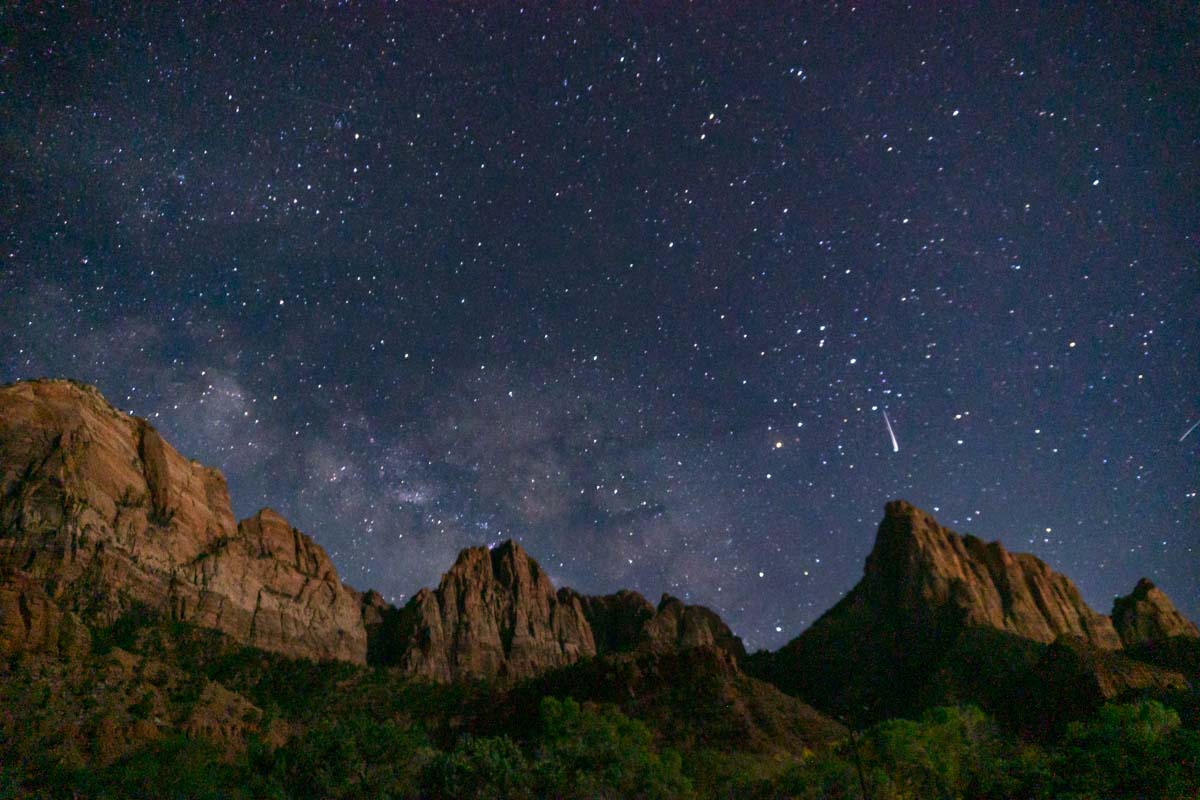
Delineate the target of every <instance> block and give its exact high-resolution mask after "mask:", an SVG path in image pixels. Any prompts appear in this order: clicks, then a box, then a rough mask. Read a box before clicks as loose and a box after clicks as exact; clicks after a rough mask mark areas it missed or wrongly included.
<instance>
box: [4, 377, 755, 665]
mask: <svg viewBox="0 0 1200 800" xmlns="http://www.w3.org/2000/svg"><path fill="white" fill-rule="evenodd" d="M0 557H2V558H3V562H2V566H3V569H4V574H6V575H10V576H12V577H11V578H10V580H9V581H8V583H9V586H8V587H7V588H6V589H5V590H4V591H3V593H0V610H3V609H6V608H7V609H9V610H10V613H8V614H6V616H5V617H4V619H3V621H0V637H2V638H0V642H6V643H7V645H6V646H7V647H8V648H9V649H15V648H17V647H22V646H25V644H32V643H35V642H40V643H43V644H44V643H45V642H47V641H49V640H50V639H52V638H54V637H56V636H57V635H58V634H57V630H58V627H59V626H60V625H61V619H62V618H63V615H64V614H65V615H67V617H66V618H67V619H72V620H84V621H90V622H93V623H112V622H113V621H114V620H116V619H118V618H119V617H121V616H122V615H123V614H126V613H129V612H130V611H132V610H135V609H143V608H144V609H148V610H150V611H152V612H155V613H158V614H161V615H163V616H164V617H169V618H170V619H174V620H178V621H183V622H188V623H191V624H194V625H198V626H200V627H205V628H211V629H214V630H218V631H221V632H222V633H225V634H228V635H229V636H230V637H232V638H233V639H235V640H236V641H239V642H242V643H245V644H248V645H252V646H254V647H259V648H261V649H264V650H269V651H272V652H276V653H281V654H283V655H288V656H293V657H304V658H312V659H315V660H321V659H338V660H343V661H350V662H354V663H366V661H367V659H368V656H369V657H370V658H371V659H372V661H376V662H379V663H385V664H391V665H395V666H398V667H400V669H401V670H402V671H404V672H405V673H407V674H409V675H412V676H414V677H418V678H423V679H427V680H432V681H440V682H451V681H456V680H467V679H474V678H503V679H507V680H519V679H522V678H527V677H532V676H534V675H538V674H540V673H542V672H545V671H547V670H550V669H555V668H558V667H562V666H566V665H568V664H572V663H575V662H576V661H578V660H580V659H581V658H586V657H593V656H596V655H601V654H606V653H611V652H630V651H634V650H637V651H656V652H667V651H673V650H675V649H678V648H688V647H696V646H709V645H711V646H716V647H719V648H722V649H724V650H726V651H728V652H729V653H731V654H733V655H734V656H735V657H738V658H740V657H742V656H744V655H745V651H744V649H743V647H742V644H741V641H740V640H739V639H737V637H735V636H734V635H733V633H732V632H731V631H730V630H729V628H728V626H726V625H725V623H724V622H722V621H721V619H720V618H719V617H718V616H717V615H716V614H714V613H713V612H711V611H709V610H707V609H703V608H700V607H697V606H686V605H684V604H683V603H681V602H680V601H678V600H676V599H674V598H670V597H667V596H664V598H663V601H662V602H661V603H660V604H659V606H658V607H657V608H655V607H654V606H651V605H650V603H648V602H647V601H646V600H645V599H644V598H642V597H641V596H640V595H638V594H636V593H634V592H620V593H617V594H615V595H608V596H601V597H589V596H586V595H582V594H579V593H577V592H575V591H573V590H571V589H566V588H564V589H561V590H558V589H555V587H554V586H553V585H552V584H551V582H550V579H549V577H548V576H547V575H546V573H545V571H543V570H542V568H541V567H540V566H539V565H538V563H537V562H536V561H535V560H533V559H532V558H530V557H529V555H528V554H527V553H526V552H525V551H524V550H523V549H522V548H521V547H520V546H519V545H518V544H517V543H516V542H512V541H509V542H505V543H503V544H501V545H499V546H497V547H495V548H494V549H492V550H488V549H487V548H483V547H475V548H468V549H466V550H464V551H462V553H460V554H459V556H458V559H457V560H456V561H455V563H454V565H453V566H452V567H451V568H450V569H449V570H448V571H447V572H446V574H445V575H444V576H443V577H442V580H441V582H440V583H439V585H438V586H437V588H435V589H422V590H421V591H419V592H417V593H416V594H415V595H414V596H413V597H412V599H411V600H410V601H409V602H408V603H407V604H406V605H405V606H404V607H403V608H401V609H395V608H392V607H391V606H389V605H388V604H387V603H385V602H383V600H382V598H381V597H380V596H379V595H378V594H377V593H367V594H365V595H364V594H360V593H358V592H355V591H354V590H353V589H351V588H349V587H346V586H344V585H343V584H342V583H341V581H340V580H339V579H338V575H337V571H336V570H335V569H334V566H333V563H332V562H331V561H330V559H329V557H328V555H326V553H325V551H324V550H323V549H322V548H321V547H320V546H319V545H318V544H316V543H315V542H314V541H313V540H312V539H311V538H309V537H308V536H306V535H305V534H303V533H301V532H300V531H298V530H296V529H295V528H294V527H292V526H291V525H290V524H289V523H288V522H287V520H285V519H284V518H283V517H281V516H280V515H279V514H278V513H276V512H275V511H272V510H271V509H262V510H261V511H259V512H258V513H256V514H255V515H254V516H252V517H250V518H248V519H245V520H242V521H240V522H234V519H233V512H232V508H231V506H230V501H229V493H228V490H227V488H226V484H225V479H224V477H222V475H221V474H220V473H219V472H217V471H216V470H214V469H210V468H208V467H204V466H201V465H199V464H197V463H196V462H194V461H189V460H187V459H185V458H184V457H183V456H181V455H180V454H179V453H178V452H176V450H175V449H174V448H173V447H171V445H169V444H168V443H167V442H165V441H164V440H163V439H162V437H161V436H160V435H159V434H158V432H157V431H155V430H154V428H153V427H152V426H151V425H150V424H149V423H147V422H146V421H145V420H142V419H137V418H134V417H130V416H127V415H125V414H123V413H121V412H120V411H118V410H117V409H115V408H114V407H113V406H111V405H110V404H109V403H108V402H107V401H106V400H105V399H104V398H103V397H102V396H101V395H100V393H99V392H97V391H96V390H95V389H93V388H91V387H88V386H84V385H82V384H77V383H73V382H70V381H27V382H20V383H16V384H13V385H11V386H7V387H3V388H0ZM17 587H20V588H17ZM6 598H7V602H6ZM13 608H18V609H26V610H27V611H28V610H29V609H32V610H33V611H28V613H26V612H21V613H17V612H14V611H12V609H13ZM35 612H36V617H37V618H36V620H35V619H33V618H27V617H30V615H31V614H34V613H35ZM23 643H24V644H23Z"/></svg>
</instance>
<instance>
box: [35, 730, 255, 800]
mask: <svg viewBox="0 0 1200 800" xmlns="http://www.w3.org/2000/svg"><path fill="white" fill-rule="evenodd" d="M240 778H241V775H240V771H239V770H238V769H237V768H236V767H234V766H230V765H227V764H225V763H223V762H222V761H221V759H220V754H219V753H218V752H217V750H216V749H215V748H214V747H213V746H212V745H211V744H209V743H207V742H205V741H202V740H197V739H189V738H188V737H186V736H174V737H171V738H168V739H164V740H162V741H160V742H157V743H155V744H154V745H151V746H150V747H146V748H143V749H141V750H138V751H136V752H135V753H133V754H131V755H129V756H127V757H126V758H123V759H121V760H120V761H117V762H116V763H114V764H112V765H111V766H109V767H106V768H104V769H100V770H78V771H63V772H59V773H57V774H52V775H51V777H50V780H48V781H45V782H43V783H42V786H41V788H43V789H44V790H45V792H46V794H47V795H48V796H51V797H63V796H65V797H72V796H74V797H80V796H82V797H95V798H114V799H115V798H171V799H172V800H220V798H229V799H230V800H239V799H240V798H248V797H250V796H251V795H250V794H249V793H247V792H246V791H245V788H244V786H243V784H242V781H241V780H240Z"/></svg>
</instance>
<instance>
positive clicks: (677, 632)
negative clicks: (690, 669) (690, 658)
mask: <svg viewBox="0 0 1200 800" xmlns="http://www.w3.org/2000/svg"><path fill="white" fill-rule="evenodd" d="M645 638H646V640H647V641H648V642H649V645H650V649H653V650H685V649H689V648H693V647H712V648H715V649H718V650H721V651H724V652H726V653H728V654H730V655H732V656H733V657H734V658H735V659H736V660H739V661H740V660H741V659H744V658H745V657H746V648H745V646H744V645H743V644H742V640H741V639H740V638H738V637H737V636H734V635H733V631H731V630H730V629H729V626H728V625H726V624H725V622H724V621H723V620H722V619H721V618H720V617H719V616H717V614H716V613H715V612H714V611H712V610H710V609H707V608H705V607H704V606H689V605H684V603H683V601H682V600H680V599H679V598H677V597H672V596H671V595H668V594H664V595H663V596H662V600H660V601H659V604H658V609H657V611H656V612H655V615H654V617H653V618H652V619H650V620H648V621H647V622H646V625H645Z"/></svg>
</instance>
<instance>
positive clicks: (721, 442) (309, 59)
mask: <svg viewBox="0 0 1200 800" xmlns="http://www.w3.org/2000/svg"><path fill="white" fill-rule="evenodd" d="M71 5H72V7H71V8H70V9H68V10H59V9H55V8H52V7H51V6H50V4H28V5H27V7H25V8H23V9H16V8H13V7H9V8H7V9H6V10H4V11H0V16H2V17H4V18H5V19H3V20H2V21H0V209H2V211H0V250H2V252H0V380H3V381H11V380H16V379H20V378H26V377H34V376H59V377H71V378H75V379H78V380H82V381H87V382H90V383H94V384H96V385H98V386H99V387H100V389H101V390H102V391H103V392H104V393H105V394H106V396H107V397H108V398H109V399H110V400H111V401H112V402H113V403H114V404H116V405H118V406H120V407H121V408H123V409H125V410H128V411H131V412H133V413H136V414H138V415H141V416H145V417H148V418H149V419H150V420H151V421H152V422H153V423H154V424H155V425H156V426H157V427H158V428H159V429H160V430H161V431H162V432H163V433H164V435H165V436H166V437H167V439H168V440H169V441H171V442H172V443H174V444H175V446H176V447H177V448H178V449H179V450H180V451H181V452H183V453H184V454H185V455H187V456H190V457H193V458H196V459H198V460H200V461H202V462H204V463H207V464H211V465H214V466H217V467H219V468H221V469H222V470H223V471H224V472H225V474H226V475H227V476H228V479H229V485H230V491H231V494H232V498H233V502H234V507H235V512H236V513H237V514H238V515H239V516H246V515H249V514H250V513H252V512H253V511H254V510H256V509H257V508H259V507H260V506H263V505H270V506H272V507H274V508H277V509H278V510H279V511H281V513H283V514H284V515H285V516H287V517H288V518H289V519H290V520H291V521H292V522H293V524H295V525H297V526H298V527H300V528H301V529H302V530H304V531H306V532H308V533H310V534H311V535H312V536H313V537H314V538H315V539H316V540H317V541H318V542H320V543H321V544H322V545H324V546H325V547H326V549H327V550H328V551H329V552H330V554H331V556H332V557H333V559H334V561H335V563H336V564H337V566H338V568H339V570H340V572H341V574H342V577H343V579H344V580H345V581H346V582H347V583H349V584H351V585H353V586H356V587H358V588H367V587H374V588H378V589H379V590H381V591H382V592H383V593H384V594H385V596H388V597H389V598H392V599H393V600H394V601H396V602H403V601H404V599H405V598H406V597H407V596H410V595H411V594H412V593H413V592H415V591H416V590H417V589H418V588H420V587H421V586H425V585H431V584H433V583H435V582H436V581H437V579H438V576H439V574H440V573H441V572H442V571H443V570H444V569H446V568H447V567H448V566H449V565H450V563H451V562H452V561H453V558H454V554H455V553H456V551H457V550H458V549H459V548H461V547H463V546H467V545H472V544H484V543H494V542H498V541H500V540H502V539H505V538H509V537H514V538H516V539H518V540H519V541H520V542H522V543H523V544H524V546H525V547H526V549H528V550H529V551H530V552H531V553H532V554H533V555H534V556H535V557H536V558H538V559H539V561H540V562H541V563H542V564H543V566H544V567H546V569H547V570H548V571H549V573H550V574H551V576H552V578H553V579H554V581H555V582H556V583H557V584H559V585H562V584H566V585H571V586H574V587H576V588H578V589H580V590H583V591H588V592H607V591H614V590H616V589H617V588H619V587H629V588H634V589H637V590H640V591H642V592H643V593H645V594H646V595H647V596H649V597H650V598H651V599H653V600H656V599H657V598H658V596H659V595H660V594H661V593H662V592H664V591H668V592H671V593H673V594H676V595H678V596H681V597H683V598H685V599H686V600H688V601H689V602H699V603H703V604H706V605H709V606H711V607H713V608H714V609H716V610H718V611H719V612H720V613H721V614H722V615H723V616H724V617H725V618H726V619H727V620H728V621H729V622H730V623H731V625H732V626H733V628H734V630H735V632H737V633H738V634H740V635H741V636H743V637H744V638H745V639H746V641H747V644H748V645H749V646H750V647H751V648H756V647H777V646H779V645H781V644H783V643H784V642H785V641H787V640H788V639H790V638H791V637H793V636H795V635H796V634H797V633H798V632H799V631H800V630H802V629H803V627H804V626H805V625H807V624H809V623H811V622H812V621H813V620H814V619H815V617H816V616H817V615H819V614H820V613H821V612H822V611H824V610H825V609H826V608H828V607H829V606H830V605H831V604H833V603H834V602H835V601H836V600H837V599H838V598H839V597H840V596H841V595H842V594H843V593H845V592H846V591H848V590H849V589H850V588H851V587H852V586H853V584H854V583H855V582H856V581H857V580H858V578H859V576H860V575H861V570H862V562H863V559H864V558H865V556H866V554H867V553H868V552H869V550H870V548H871V545H872V542H873V540H874V534H875V528H876V525H877V523H878V520H879V518H880V516H881V514H882V507H883V504H884V503H885V501H887V500H888V499H890V498H894V497H904V498H907V499H909V500H911V501H912V502H914V503H916V504H918V505H921V506H922V507H924V508H926V509H927V510H929V511H931V512H933V513H935V514H936V515H937V516H938V518H939V519H940V520H941V521H942V522H943V523H944V524H947V525H949V526H951V527H953V528H955V529H957V530H960V531H969V532H972V533H975V534H977V535H979V536H981V537H983V538H985V539H989V540H990V539H996V538H999V539H1001V540H1002V541H1003V542H1004V543H1005V544H1006V545H1007V546H1009V547H1010V549H1015V550H1025V551H1031V552H1033V553H1035V554H1037V555H1038V556H1040V557H1042V558H1044V559H1046V560H1047V561H1048V562H1050V564H1051V565H1052V566H1054V567H1055V568H1057V569H1059V570H1061V571H1064V572H1066V573H1067V574H1068V575H1070V576H1071V577H1072V578H1074V579H1075V580H1076V581H1077V582H1078V584H1079V585H1080V587H1081V589H1082V590H1083V592H1084V596H1085V597H1086V598H1087V600H1088V601H1089V602H1090V603H1091V604H1092V605H1093V606H1095V607H1096V608H1098V609H1099V610H1101V611H1105V612H1107V611H1108V610H1109V609H1110V606H1111V600H1112V597H1113V596H1114V595H1116V594H1124V593H1126V592H1128V591H1129V590H1131V589H1132V587H1133V585H1134V583H1135V581H1136V580H1137V579H1138V577H1140V576H1143V575H1145V576H1149V577H1150V578H1151V579H1152V580H1154V581H1155V582H1156V583H1158V584H1159V585H1160V586H1162V587H1163V588H1164V590H1165V591H1167V593H1168V594H1169V595H1171V596H1172V597H1173V599H1174V600H1175V601H1176V603H1177V605H1179V607H1180V608H1181V609H1182V610H1183V611H1184V612H1185V613H1186V614H1188V615H1189V616H1190V617H1192V618H1193V619H1197V618H1200V584H1198V583H1197V580H1196V576H1197V574H1200V499H1198V498H1197V479H1198V477H1200V470H1198V469H1197V465H1198V464H1200V431H1195V432H1192V433H1191V434H1190V435H1189V436H1187V437H1185V438H1183V439H1182V440H1181V436H1183V434H1184V433H1185V431H1187V430H1188V427H1189V426H1190V425H1192V423H1194V422H1196V421H1197V420H1200V273H1198V269H1197V262H1198V256H1200V201H1198V198H1200V182H1198V180H1197V178H1198V176H1200V170H1198V167H1200V157H1198V156H1200V151H1198V147H1200V58H1198V53H1197V44H1198V41H1200V16H1198V11H1197V7H1196V5H1195V4H1194V3H1170V4H1155V3H1145V4H1142V3H1127V4H1119V5H1116V6H1113V5H1109V4H1098V3H1097V4H1093V3H1047V4H1045V5H1038V4H1030V5H1024V4H1022V5H1020V6H1019V7H1016V6H1013V5H1011V4H980V5H974V4H972V5H964V6H962V7H957V6H958V4H946V3H921V4H915V5H913V6H903V5H892V4H887V5H885V4H882V3H862V4H860V5H857V6H856V5H852V4H851V5H847V4H845V3H838V4H832V5H824V4H823V5H810V4H791V3H724V4H722V3H714V4H704V5H697V4H688V5H684V4H682V3H642V4H602V5H595V6H592V5H582V4H575V3H566V4H555V5H554V7H553V10H550V11H547V10H545V8H544V7H543V4H530V5H526V6H520V5H515V4H505V3H487V4H482V3H481V4H478V6H479V7H478V8H475V7H472V6H471V5H469V4H465V3H449V4H444V5H443V6H442V7H434V4H426V3H411V4H397V5H387V6H382V5H377V4H365V3H364V4H361V5H360V4H341V3H339V4H332V3H330V4H305V3H296V4H289V5H288V7H286V8H278V7H270V6H268V5H267V4H265V3H263V4H255V6H254V11H253V12H251V11H250V10H249V7H248V6H241V5H235V4H228V5H227V6H221V7H214V8H208V5H209V4H188V5H187V6H186V7H185V6H182V5H181V6H178V7H173V6H171V5H170V4H165V3H164V4H157V3H155V4H138V6H137V8H136V9H131V10H115V9H112V8H109V7H107V6H106V4H92V5H91V6H87V5H85V4H71ZM951 5H954V6H955V7H954V8H951ZM885 411H886V413H887V419H886V421H885V418H884V412H885ZM889 424H890V425H891V427H892V429H893V430H894V433H895V436H896V440H897V444H898V448H899V449H898V452H897V451H896V450H895V448H893V446H892V442H891V439H890V438H889V432H888V427H887V426H888V425H889Z"/></svg>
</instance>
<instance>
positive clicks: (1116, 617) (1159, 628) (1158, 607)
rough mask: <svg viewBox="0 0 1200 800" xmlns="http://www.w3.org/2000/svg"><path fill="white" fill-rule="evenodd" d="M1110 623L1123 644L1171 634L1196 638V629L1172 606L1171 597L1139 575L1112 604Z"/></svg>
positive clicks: (1150, 639)
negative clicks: (1127, 592)
mask: <svg viewBox="0 0 1200 800" xmlns="http://www.w3.org/2000/svg"><path fill="white" fill-rule="evenodd" d="M1112 620H1113V625H1114V626H1115V627H1116V629H1117V633H1118V634H1120V636H1121V641H1122V642H1124V644H1125V646H1126V647H1132V646H1133V645H1136V644H1142V643H1144V642H1154V641H1158V640H1161V639H1167V638H1169V637H1172V636H1187V637H1190V638H1193V639H1197V638H1200V629H1197V627H1196V624H1195V623H1194V622H1192V621H1191V620H1189V619H1187V618H1186V617H1184V616H1183V615H1182V614H1180V613H1179V612H1178V611H1177V610H1176V609H1175V604H1174V603H1172V602H1171V598H1169V597H1167V596H1166V595H1165V594H1163V592H1162V590H1161V589H1159V588H1158V587H1157V586H1155V585H1154V584H1153V583H1151V582H1150V581H1148V580H1146V579H1145V578H1142V579H1141V580H1140V581H1138V584H1137V586H1135V587H1134V588H1133V591H1132V592H1130V593H1129V594H1127V595H1126V596H1124V597H1118V598H1117V599H1116V601H1115V602H1114V603H1113V611H1112Z"/></svg>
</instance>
